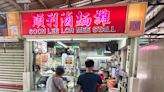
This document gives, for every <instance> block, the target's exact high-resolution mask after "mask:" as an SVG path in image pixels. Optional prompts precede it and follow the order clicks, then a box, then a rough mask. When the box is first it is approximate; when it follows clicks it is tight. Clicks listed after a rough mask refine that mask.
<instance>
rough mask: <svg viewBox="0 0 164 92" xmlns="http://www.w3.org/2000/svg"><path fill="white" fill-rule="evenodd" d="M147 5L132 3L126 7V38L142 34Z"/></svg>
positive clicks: (144, 3)
mask: <svg viewBox="0 0 164 92" xmlns="http://www.w3.org/2000/svg"><path fill="white" fill-rule="evenodd" d="M146 10H147V3H146V2H143V3H132V4H129V5H128V16H127V28H126V32H127V34H128V36H139V35H143V34H144V28H145V16H146Z"/></svg>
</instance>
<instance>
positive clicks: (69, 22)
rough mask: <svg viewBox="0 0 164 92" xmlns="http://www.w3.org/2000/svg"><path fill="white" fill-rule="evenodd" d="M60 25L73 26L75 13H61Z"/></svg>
mask: <svg viewBox="0 0 164 92" xmlns="http://www.w3.org/2000/svg"><path fill="white" fill-rule="evenodd" d="M60 21H61V23H60V26H61V27H64V26H65V27H73V15H72V12H66V13H64V12H63V13H62V14H61V18H60Z"/></svg>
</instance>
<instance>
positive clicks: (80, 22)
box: [76, 11, 92, 26]
mask: <svg viewBox="0 0 164 92" xmlns="http://www.w3.org/2000/svg"><path fill="white" fill-rule="evenodd" d="M76 18H77V19H76V26H90V25H91V23H92V17H90V13H88V12H87V13H84V14H83V13H82V12H81V11H79V12H78V14H77V15H76Z"/></svg>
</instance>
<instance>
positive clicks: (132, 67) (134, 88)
mask: <svg viewBox="0 0 164 92" xmlns="http://www.w3.org/2000/svg"><path fill="white" fill-rule="evenodd" d="M130 44H131V48H130V63H129V82H128V92H139V89H138V87H139V79H138V78H137V67H138V48H139V37H135V38H131V41H130Z"/></svg>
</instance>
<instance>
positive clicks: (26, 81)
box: [23, 40, 35, 92]
mask: <svg viewBox="0 0 164 92" xmlns="http://www.w3.org/2000/svg"><path fill="white" fill-rule="evenodd" d="M32 65H33V57H32V42H29V41H26V40H25V41H24V73H23V92H30V90H32V89H34V86H35V85H34V82H33V79H34V78H33V71H32Z"/></svg>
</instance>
